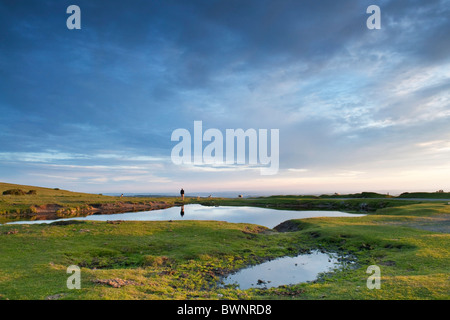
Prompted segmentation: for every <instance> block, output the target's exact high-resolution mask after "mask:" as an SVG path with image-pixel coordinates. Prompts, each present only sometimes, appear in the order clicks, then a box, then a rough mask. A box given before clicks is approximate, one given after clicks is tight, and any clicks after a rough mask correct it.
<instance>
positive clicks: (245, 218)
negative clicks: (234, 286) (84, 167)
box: [9, 204, 364, 228]
mask: <svg viewBox="0 0 450 320" xmlns="http://www.w3.org/2000/svg"><path fill="white" fill-rule="evenodd" d="M359 216H364V214H353V213H345V212H340V211H295V210H276V209H268V208H258V207H233V206H222V207H209V206H202V205H199V204H189V205H185V206H183V207H172V208H167V209H161V210H152V211H141V212H128V213H114V214H98V215H95V214H94V215H89V216H86V217H74V218H67V219H57V221H64V220H90V221H113V220H124V221H167V220H216V221H226V222H232V223H252V224H257V225H261V226H265V227H268V228H273V227H275V226H277V225H279V224H280V223H281V222H283V221H286V220H290V219H305V218H312V217H359ZM54 221H56V220H31V221H15V222H10V223H9V224H24V223H26V224H31V223H51V222H54Z"/></svg>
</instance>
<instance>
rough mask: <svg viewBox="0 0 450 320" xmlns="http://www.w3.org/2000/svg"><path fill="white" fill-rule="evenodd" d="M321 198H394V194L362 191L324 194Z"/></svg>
mask: <svg viewBox="0 0 450 320" xmlns="http://www.w3.org/2000/svg"><path fill="white" fill-rule="evenodd" d="M320 198H324V199H329V198H337V199H339V198H393V196H390V195H387V194H382V193H376V192H361V193H351V194H332V195H327V194H323V195H321V196H320Z"/></svg>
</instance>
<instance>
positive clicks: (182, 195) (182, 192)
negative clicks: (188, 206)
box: [180, 188, 184, 201]
mask: <svg viewBox="0 0 450 320" xmlns="http://www.w3.org/2000/svg"><path fill="white" fill-rule="evenodd" d="M180 194H181V201H184V189H183V188H181V190H180Z"/></svg>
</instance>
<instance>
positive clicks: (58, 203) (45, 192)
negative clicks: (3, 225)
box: [0, 183, 179, 220]
mask: <svg viewBox="0 0 450 320" xmlns="http://www.w3.org/2000/svg"><path fill="white" fill-rule="evenodd" d="M7 190H20V191H23V192H24V193H25V194H20V195H15V194H8V195H5V194H3V193H4V192H5V191H7ZM30 190H32V191H33V192H31V194H28V193H30ZM178 201H179V199H178V198H172V197H161V198H154V197H152V198H143V197H113V196H106V195H101V194H91V193H81V192H72V191H67V190H60V189H59V188H53V189H52V188H42V187H34V186H25V185H16V184H10V183H0V220H1V217H2V216H3V218H4V219H3V220H5V217H8V218H14V219H16V218H20V217H35V216H38V215H40V214H42V215H46V214H51V213H54V214H57V215H58V216H59V217H69V216H77V215H85V214H89V213H93V212H98V211H102V210H104V211H114V212H127V211H137V210H149V208H152V207H169V206H172V205H175V204H177V202H178Z"/></svg>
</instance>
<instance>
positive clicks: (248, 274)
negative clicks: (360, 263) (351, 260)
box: [222, 251, 343, 290]
mask: <svg viewBox="0 0 450 320" xmlns="http://www.w3.org/2000/svg"><path fill="white" fill-rule="evenodd" d="M342 266H343V265H342V263H340V262H339V259H338V257H337V255H336V254H331V253H322V252H320V251H312V252H311V253H310V254H301V255H298V256H296V257H283V258H278V259H275V260H271V261H267V262H264V263H261V264H258V265H255V266H251V267H248V268H245V269H241V270H240V271H238V272H236V273H233V274H231V275H229V276H227V277H226V278H223V279H222V280H223V285H224V286H226V285H235V286H237V287H239V288H240V289H242V290H245V289H249V288H272V287H278V286H282V285H291V284H297V283H301V282H307V281H313V280H316V279H317V277H318V276H319V274H320V273H322V272H331V271H333V270H335V269H337V268H340V267H342Z"/></svg>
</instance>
